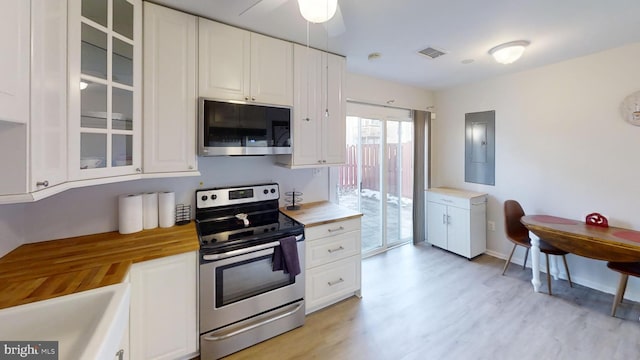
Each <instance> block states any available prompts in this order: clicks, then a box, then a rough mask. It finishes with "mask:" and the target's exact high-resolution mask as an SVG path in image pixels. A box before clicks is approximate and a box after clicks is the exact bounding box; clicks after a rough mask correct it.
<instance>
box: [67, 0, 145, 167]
mask: <svg viewBox="0 0 640 360" xmlns="http://www.w3.org/2000/svg"><path fill="white" fill-rule="evenodd" d="M133 18H134V5H133V4H132V3H131V2H129V1H127V0H83V1H82V16H81V18H80V129H79V130H80V131H79V132H80V169H81V170H82V171H85V170H87V169H94V168H115V167H119V168H120V169H122V167H125V166H132V165H133V164H134V161H133V160H134V156H136V155H134V153H133V149H134V146H133V143H134V136H135V132H136V131H138V129H135V128H134V127H135V126H134V121H133V120H134V91H135V89H134V86H133V85H134V81H133V79H134V46H135V42H134V41H133V38H134V36H133V35H134V21H133ZM136 141H137V140H136ZM127 171H128V170H127V169H123V170H121V171H120V172H117V174H125V173H126V172H127ZM93 174H95V173H93ZM89 176H92V175H89Z"/></svg>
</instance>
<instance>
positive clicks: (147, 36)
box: [143, 2, 198, 173]
mask: <svg viewBox="0 0 640 360" xmlns="http://www.w3.org/2000/svg"><path fill="white" fill-rule="evenodd" d="M197 31H198V28H197V18H196V17H195V16H193V15H189V14H185V13H182V12H179V11H175V10H172V9H169V8H165V7H162V6H158V5H155V4H152V3H148V2H145V3H144V129H143V133H144V136H143V138H144V149H143V158H144V162H143V165H144V166H143V169H144V172H145V173H166V172H190V171H196V170H197V154H196V121H197V117H196V108H197V99H198V98H197V96H198V95H197V80H196V71H197V56H198V48H197V45H198V44H197Z"/></svg>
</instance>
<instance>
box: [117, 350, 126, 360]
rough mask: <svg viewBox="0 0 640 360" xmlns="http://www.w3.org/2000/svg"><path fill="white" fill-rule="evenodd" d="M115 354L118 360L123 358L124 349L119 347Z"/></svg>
mask: <svg viewBox="0 0 640 360" xmlns="http://www.w3.org/2000/svg"><path fill="white" fill-rule="evenodd" d="M116 356H117V357H118V360H123V359H124V350H122V349H120V350H119V351H118V352H117V353H116Z"/></svg>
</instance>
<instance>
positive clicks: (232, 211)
mask: <svg viewBox="0 0 640 360" xmlns="http://www.w3.org/2000/svg"><path fill="white" fill-rule="evenodd" d="M278 199H279V190H278V185H277V184H261V185H252V186H243V187H235V188H219V189H204V190H198V191H196V229H197V230H198V237H199V240H200V252H201V253H202V254H203V255H209V254H219V253H225V252H229V251H233V250H237V249H243V248H247V247H251V246H255V245H260V244H265V243H269V242H273V241H277V240H279V239H281V238H284V237H288V236H300V235H303V234H304V226H303V225H302V224H300V223H299V222H297V221H295V220H293V219H291V218H290V217H288V216H286V215H284V214H282V213H281V212H280V211H279V210H278Z"/></svg>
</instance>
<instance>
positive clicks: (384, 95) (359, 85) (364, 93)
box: [346, 73, 434, 110]
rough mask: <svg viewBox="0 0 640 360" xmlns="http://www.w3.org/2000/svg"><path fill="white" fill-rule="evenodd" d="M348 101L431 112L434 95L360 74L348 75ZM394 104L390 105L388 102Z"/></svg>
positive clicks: (423, 90)
mask: <svg viewBox="0 0 640 360" xmlns="http://www.w3.org/2000/svg"><path fill="white" fill-rule="evenodd" d="M346 87H347V90H346V94H347V99H348V100H352V101H359V102H364V103H367V104H375V105H389V106H393V107H399V108H403V109H411V110H429V109H428V108H429V107H430V106H433V103H434V100H433V93H432V92H431V91H429V90H425V89H421V88H417V87H413V86H408V85H403V84H399V83H395V82H391V81H386V80H380V79H376V78H372V77H368V76H365V75H360V74H353V73H348V74H347V84H346ZM390 100H393V102H391V103H388V101H390Z"/></svg>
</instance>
